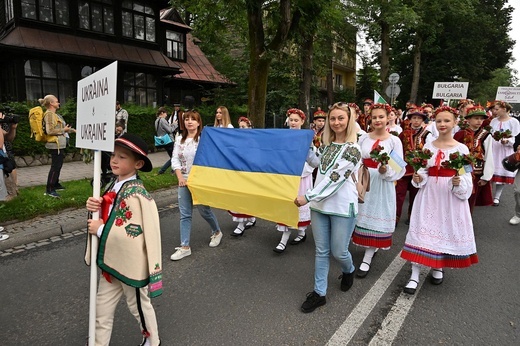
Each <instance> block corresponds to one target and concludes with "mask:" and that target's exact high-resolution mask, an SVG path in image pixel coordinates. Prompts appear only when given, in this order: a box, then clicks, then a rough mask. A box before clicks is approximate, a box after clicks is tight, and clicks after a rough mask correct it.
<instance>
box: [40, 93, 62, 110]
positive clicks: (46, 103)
mask: <svg viewBox="0 0 520 346" xmlns="http://www.w3.org/2000/svg"><path fill="white" fill-rule="evenodd" d="M53 99H58V98H57V97H56V96H54V95H50V94H49V95H46V96H45V97H44V98H42V99H38V102H39V103H40V105H42V107H45V108H49V105H50V104H51V102H52V100H53Z"/></svg>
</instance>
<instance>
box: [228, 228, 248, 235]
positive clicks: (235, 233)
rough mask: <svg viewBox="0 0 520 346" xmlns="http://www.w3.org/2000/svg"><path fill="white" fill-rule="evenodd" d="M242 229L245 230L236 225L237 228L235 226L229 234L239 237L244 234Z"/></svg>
mask: <svg viewBox="0 0 520 346" xmlns="http://www.w3.org/2000/svg"><path fill="white" fill-rule="evenodd" d="M244 231H245V229H242V228H240V227H238V226H237V228H235V230H234V231H233V233H231V236H233V237H241V236H243V235H244Z"/></svg>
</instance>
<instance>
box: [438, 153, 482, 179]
mask: <svg viewBox="0 0 520 346" xmlns="http://www.w3.org/2000/svg"><path fill="white" fill-rule="evenodd" d="M474 162H475V158H474V157H473V156H471V155H465V154H464V155H463V154H461V153H460V152H458V151H456V152H454V153H451V154H450V157H449V160H447V161H444V162H442V163H441V165H442V167H444V168H449V169H454V170H456V171H457V173H455V175H459V171H460V169H461V168H462V167H464V166H467V165H471V164H473V163H474Z"/></svg>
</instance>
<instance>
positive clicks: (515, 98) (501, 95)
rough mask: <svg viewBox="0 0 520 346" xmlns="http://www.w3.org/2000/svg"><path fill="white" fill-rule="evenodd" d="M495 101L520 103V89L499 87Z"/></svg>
mask: <svg viewBox="0 0 520 346" xmlns="http://www.w3.org/2000/svg"><path fill="white" fill-rule="evenodd" d="M495 100H499V101H506V102H508V103H520V88H519V87H498V89H497V96H496V97H495Z"/></svg>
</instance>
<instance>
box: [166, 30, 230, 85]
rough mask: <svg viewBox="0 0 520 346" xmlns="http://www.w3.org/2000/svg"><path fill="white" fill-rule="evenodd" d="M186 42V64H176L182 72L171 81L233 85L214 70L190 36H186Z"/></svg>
mask: <svg viewBox="0 0 520 346" xmlns="http://www.w3.org/2000/svg"><path fill="white" fill-rule="evenodd" d="M186 41H187V42H186V50H187V51H188V56H187V59H186V62H178V64H179V65H180V67H181V70H182V71H183V72H182V73H181V74H177V75H175V76H173V79H183V80H193V81H199V82H212V83H221V84H233V83H232V82H231V81H230V80H228V79H227V78H226V77H224V76H223V75H221V74H220V73H219V72H218V71H217V70H215V68H214V67H213V65H211V63H210V62H209V60H208V58H206V56H205V55H204V53H203V52H202V50H201V49H200V48H199V46H197V45H196V44H195V43H194V42H193V36H192V35H191V34H186Z"/></svg>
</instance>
